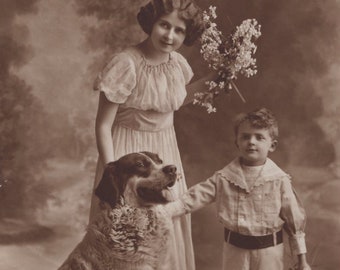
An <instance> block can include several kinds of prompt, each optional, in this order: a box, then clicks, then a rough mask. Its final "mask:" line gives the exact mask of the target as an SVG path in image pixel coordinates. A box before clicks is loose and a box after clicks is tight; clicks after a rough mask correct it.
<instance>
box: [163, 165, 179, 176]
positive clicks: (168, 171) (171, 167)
mask: <svg viewBox="0 0 340 270" xmlns="http://www.w3.org/2000/svg"><path fill="white" fill-rule="evenodd" d="M176 171H177V168H176V166H175V165H168V166H165V167H164V168H163V172H164V173H166V174H175V173H176Z"/></svg>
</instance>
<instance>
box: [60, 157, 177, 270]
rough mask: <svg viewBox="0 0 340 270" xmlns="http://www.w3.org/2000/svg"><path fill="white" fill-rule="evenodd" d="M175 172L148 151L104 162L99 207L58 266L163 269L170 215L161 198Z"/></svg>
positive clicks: (86, 269) (70, 269)
mask: <svg viewBox="0 0 340 270" xmlns="http://www.w3.org/2000/svg"><path fill="white" fill-rule="evenodd" d="M176 178H177V175H176V167H175V166H174V165H167V166H164V165H163V164H162V160H161V159H160V158H159V157H158V155H156V154H153V153H150V152H140V153H132V154H128V155H125V156H123V157H121V158H120V159H118V160H117V161H114V162H111V163H109V164H107V165H106V167H105V170H104V173H103V177H102V179H101V181H100V183H99V184H98V186H97V188H96V189H95V194H96V195H97V196H98V198H99V199H100V208H101V210H100V211H99V212H98V214H97V215H96V216H95V218H94V219H93V221H92V222H91V224H90V225H89V226H88V229H87V232H86V234H85V236H84V238H83V240H82V241H81V242H80V243H79V244H78V245H77V246H76V248H75V249H74V250H73V251H72V253H71V254H70V255H69V257H68V258H67V259H66V261H65V262H64V263H63V265H62V266H61V267H60V268H59V270H137V269H138V270H156V269H157V270H159V269H163V267H164V265H165V264H164V262H165V261H166V260H167V254H168V252H167V249H168V242H169V241H168V240H169V235H170V233H171V230H172V220H171V216H170V215H168V213H166V211H165V210H164V209H165V208H163V207H162V206H161V204H165V203H167V202H168V200H167V197H168V196H167V194H166V193H167V192H168V191H167V188H168V187H171V186H172V185H174V183H175V181H176ZM168 263H169V262H168Z"/></svg>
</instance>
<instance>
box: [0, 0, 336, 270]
mask: <svg viewBox="0 0 340 270" xmlns="http://www.w3.org/2000/svg"><path fill="white" fill-rule="evenodd" d="M198 3H199V4H200V5H201V6H202V8H204V9H205V8H207V7H208V6H209V5H215V6H217V16H218V18H217V24H218V27H219V28H220V29H221V30H222V31H223V32H224V33H225V34H228V33H229V32H230V31H231V30H232V29H233V28H234V27H235V26H236V25H238V24H240V22H241V21H242V20H244V19H247V18H256V19H257V20H258V21H259V23H260V24H261V25H262V29H261V31H262V36H261V37H260V39H259V40H258V42H257V45H258V50H257V52H256V55H255V57H256V58H257V65H258V74H257V75H256V76H254V77H252V78H250V79H242V78H241V79H239V80H238V81H237V84H238V88H239V89H240V90H241V92H242V93H243V95H244V97H245V98H246V100H247V102H246V103H243V102H242V101H241V100H240V98H239V97H238V95H237V94H236V93H234V92H232V93H231V94H230V95H221V96H219V98H218V102H217V112H216V113H212V114H207V113H206V111H205V110H204V109H203V108H201V107H198V106H194V105H190V104H189V105H187V106H185V107H182V108H181V109H180V110H179V111H178V112H176V114H175V123H176V125H175V127H176V130H177V137H178V143H179V148H180V151H181V156H182V160H183V165H184V170H185V173H186V178H187V182H188V186H191V185H193V184H194V183H196V182H199V181H202V180H205V178H206V177H208V176H210V175H211V174H212V173H213V172H214V171H215V170H217V169H220V168H221V167H222V166H224V165H225V164H226V163H228V162H229V161H230V160H231V159H232V158H233V157H234V156H235V155H236V148H235V146H234V139H233V131H232V125H231V121H232V118H233V117H234V115H235V114H237V113H239V112H241V111H248V110H251V109H253V108H256V107H259V106H261V107H262V106H265V107H268V108H270V109H271V110H273V111H274V113H275V114H276V115H277V118H278V120H279V124H280V138H279V147H278V149H277V151H276V152H275V153H274V154H273V155H272V158H273V159H274V160H275V161H276V162H278V163H279V164H280V165H281V167H282V168H283V169H285V170H286V171H287V172H289V173H290V174H291V175H292V176H293V179H294V180H293V181H294V185H295V188H296V190H297V192H298V193H299V195H300V197H301V198H302V201H303V203H304V205H305V207H306V210H307V214H308V223H307V230H306V233H307V238H306V239H307V245H308V260H309V263H310V264H311V266H312V269H320V270H321V269H323V270H334V269H339V267H340V258H339V256H338V254H339V251H340V218H339V217H340V216H339V210H340V197H339V194H340V169H339V168H340V167H339V165H340V142H339V137H340V115H339V114H340V109H339V108H340V89H339V87H340V57H339V51H340V17H339V14H340V2H339V1H338V0H327V1H319V0H309V1H301V0H286V1H272V0H253V1H249V0H237V1H236V0H219V1H212V0H210V1H207V0H200V1H198ZM142 4H145V1H137V0H133V1H132V0H130V1H128V0H127V1H104V0H0V269H6V270H16V269H25V270H46V269H56V268H57V267H58V266H59V265H60V264H61V263H62V261H63V260H64V259H65V258H66V256H67V254H68V253H69V252H70V251H71V250H72V249H73V247H74V246H75V245H76V243H77V242H78V241H79V240H80V239H81V237H82V236H83V234H84V230H85V226H86V223H87V218H88V212H89V206H90V194H91V189H92V185H93V179H94V171H95V168H94V167H95V163H96V159H97V150H96V146H95V136H94V118H95V114H96V109H97V101H98V93H97V92H94V91H92V84H93V80H94V78H95V76H96V74H97V73H98V72H99V70H100V69H101V68H102V67H103V65H104V64H105V63H106V62H107V61H108V59H109V57H110V55H112V53H115V52H117V51H119V50H121V49H122V48H124V47H125V46H128V45H131V44H134V43H137V42H139V41H141V40H142V39H143V38H145V36H144V34H143V32H142V30H140V28H139V26H138V25H137V22H136V16H135V15H136V13H137V11H138V9H139V7H140V6H141V5H142ZM181 53H182V54H184V55H185V56H186V57H187V59H188V61H189V63H190V64H191V66H192V67H193V69H194V72H195V74H197V77H199V75H202V74H204V73H205V72H206V71H207V67H206V64H205V63H204V61H203V60H202V58H201V56H200V53H199V46H198V45H196V46H194V47H190V48H186V47H183V48H182V49H181ZM214 216H215V213H214V207H213V206H211V207H210V206H209V207H207V208H205V209H203V210H200V211H198V212H196V213H194V214H193V215H192V228H193V239H194V247H195V254H196V264H197V269H198V270H208V269H209V270H214V269H220V264H221V258H220V256H221V247H222V243H223V228H222V226H221V225H220V224H219V223H218V222H217V221H216V219H215V218H214ZM287 257H288V259H289V254H287Z"/></svg>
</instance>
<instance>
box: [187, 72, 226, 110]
mask: <svg viewBox="0 0 340 270" xmlns="http://www.w3.org/2000/svg"><path fill="white" fill-rule="evenodd" d="M218 77H219V75H218V72H217V71H215V70H214V71H211V72H209V73H208V74H207V75H206V76H204V77H202V78H201V79H198V80H197V81H194V82H192V83H190V84H188V85H187V86H186V89H187V96H186V98H185V100H184V102H183V105H186V104H188V103H190V102H192V101H193V100H194V98H195V93H197V92H205V91H207V90H208V88H209V86H208V85H206V82H207V81H214V80H217V78H218Z"/></svg>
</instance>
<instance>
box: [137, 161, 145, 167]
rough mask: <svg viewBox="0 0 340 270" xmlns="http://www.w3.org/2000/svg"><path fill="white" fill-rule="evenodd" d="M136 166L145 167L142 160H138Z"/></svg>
mask: <svg viewBox="0 0 340 270" xmlns="http://www.w3.org/2000/svg"><path fill="white" fill-rule="evenodd" d="M136 166H137V167H144V163H143V162H141V161H137V163H136Z"/></svg>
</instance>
